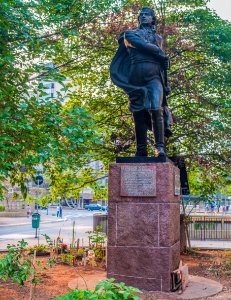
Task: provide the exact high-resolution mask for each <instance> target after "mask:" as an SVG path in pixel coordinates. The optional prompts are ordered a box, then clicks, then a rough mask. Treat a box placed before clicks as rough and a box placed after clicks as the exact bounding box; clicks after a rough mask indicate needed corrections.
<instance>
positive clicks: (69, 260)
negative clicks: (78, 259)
mask: <svg viewBox="0 0 231 300" xmlns="http://www.w3.org/2000/svg"><path fill="white" fill-rule="evenodd" d="M61 261H62V262H63V263H66V264H68V265H70V266H74V263H75V257H74V255H71V254H61Z"/></svg>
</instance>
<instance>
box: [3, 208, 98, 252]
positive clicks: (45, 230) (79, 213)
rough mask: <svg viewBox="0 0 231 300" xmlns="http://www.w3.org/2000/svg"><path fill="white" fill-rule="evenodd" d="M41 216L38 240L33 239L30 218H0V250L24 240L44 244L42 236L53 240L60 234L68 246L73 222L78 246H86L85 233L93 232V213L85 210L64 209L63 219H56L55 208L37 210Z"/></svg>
mask: <svg viewBox="0 0 231 300" xmlns="http://www.w3.org/2000/svg"><path fill="white" fill-rule="evenodd" d="M39 213H40V214H41V222H40V228H39V230H38V235H39V238H35V229H33V228H32V225H31V222H32V220H31V217H30V218H26V217H22V218H1V219H0V250H3V249H6V246H7V244H12V243H16V242H17V241H18V240H21V239H24V240H26V241H27V242H28V243H29V245H34V244H37V243H38V240H39V243H40V244H44V243H45V239H44V237H43V236H42V234H47V235H49V236H50V237H51V238H52V239H53V240H54V239H56V238H57V236H58V235H59V234H60V236H61V238H63V242H64V243H67V244H70V243H71V240H72V229H73V222H75V240H76V239H77V238H79V239H80V245H82V244H84V245H87V244H88V234H87V233H86V231H91V230H93V214H94V213H95V212H92V211H86V210H75V209H69V208H64V209H63V218H62V219H61V218H57V217H56V208H49V212H48V213H49V214H48V215H47V211H46V210H39Z"/></svg>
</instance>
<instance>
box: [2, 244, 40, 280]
mask: <svg viewBox="0 0 231 300" xmlns="http://www.w3.org/2000/svg"><path fill="white" fill-rule="evenodd" d="M26 246H27V242H25V241H24V240H21V241H19V242H18V244H17V245H16V246H15V245H8V246H7V249H8V251H9V252H8V253H7V254H5V255H4V256H3V257H2V258H1V259H0V279H2V280H4V281H7V280H8V279H11V282H15V281H16V282H17V283H18V284H19V285H23V284H24V282H25V281H26V280H27V279H28V277H29V276H30V275H31V274H33V272H35V270H34V268H33V266H32V261H31V257H28V258H26V257H25V255H24V252H25V250H26Z"/></svg>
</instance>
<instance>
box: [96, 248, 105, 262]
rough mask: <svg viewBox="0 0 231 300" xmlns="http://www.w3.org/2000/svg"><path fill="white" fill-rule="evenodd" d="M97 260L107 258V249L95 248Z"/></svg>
mask: <svg viewBox="0 0 231 300" xmlns="http://www.w3.org/2000/svg"><path fill="white" fill-rule="evenodd" d="M94 252H95V258H96V261H102V260H105V254H106V250H105V249H103V248H96V249H94Z"/></svg>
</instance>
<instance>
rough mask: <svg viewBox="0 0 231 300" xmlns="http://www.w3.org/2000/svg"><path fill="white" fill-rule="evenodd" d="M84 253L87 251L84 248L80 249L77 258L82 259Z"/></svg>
mask: <svg viewBox="0 0 231 300" xmlns="http://www.w3.org/2000/svg"><path fill="white" fill-rule="evenodd" d="M84 252H86V249H84V248H79V249H78V252H77V255H76V257H77V258H79V259H80V258H82V257H83V254H84Z"/></svg>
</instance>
